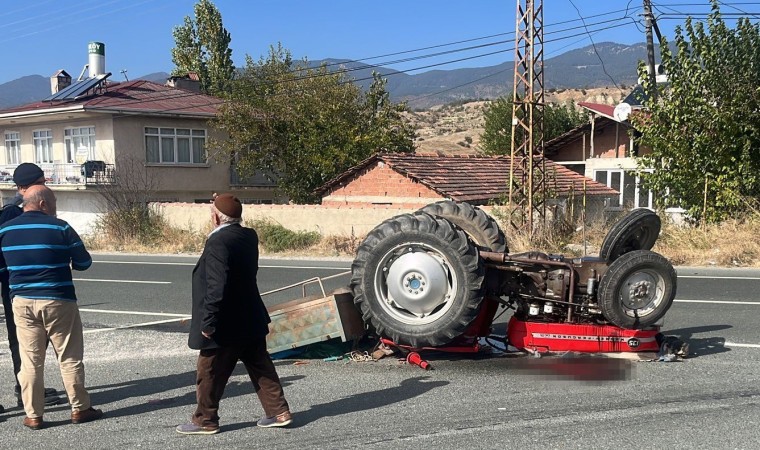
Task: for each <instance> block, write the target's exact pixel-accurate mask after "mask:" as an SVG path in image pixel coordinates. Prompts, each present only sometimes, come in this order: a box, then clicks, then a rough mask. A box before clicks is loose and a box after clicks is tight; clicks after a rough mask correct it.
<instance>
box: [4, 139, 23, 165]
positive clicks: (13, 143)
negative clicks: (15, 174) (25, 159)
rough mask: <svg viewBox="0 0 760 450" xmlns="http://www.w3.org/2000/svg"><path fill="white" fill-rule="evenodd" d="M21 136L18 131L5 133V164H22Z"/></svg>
mask: <svg viewBox="0 0 760 450" xmlns="http://www.w3.org/2000/svg"><path fill="white" fill-rule="evenodd" d="M20 155H21V134H20V133H19V132H18V131H6V132H5V163H6V164H18V163H19V162H21V156H20Z"/></svg>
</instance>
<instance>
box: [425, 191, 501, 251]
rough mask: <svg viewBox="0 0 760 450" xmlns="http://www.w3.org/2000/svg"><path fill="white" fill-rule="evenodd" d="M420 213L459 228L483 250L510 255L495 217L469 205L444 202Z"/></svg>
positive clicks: (427, 207)
mask: <svg viewBox="0 0 760 450" xmlns="http://www.w3.org/2000/svg"><path fill="white" fill-rule="evenodd" d="M420 211H422V212H426V213H428V214H430V215H431V216H435V217H442V218H444V219H446V220H448V221H449V222H451V223H453V224H454V225H456V226H458V227H459V228H461V229H462V230H464V232H465V233H467V235H468V236H469V237H470V239H472V240H473V242H475V244H476V245H477V246H478V247H479V248H480V249H481V250H485V251H489V252H499V253H509V249H508V248H507V239H506V237H505V236H504V233H503V232H502V231H501V229H500V228H499V224H497V223H496V221H495V220H494V219H493V217H491V216H489V215H488V214H486V213H485V212H484V211H483V210H482V209H480V208H477V207H475V206H472V205H470V204H469V203H456V202H452V201H451V200H444V201H440V202H437V203H431V204H429V205H427V206H425V207H424V208H422V209H421V210H420Z"/></svg>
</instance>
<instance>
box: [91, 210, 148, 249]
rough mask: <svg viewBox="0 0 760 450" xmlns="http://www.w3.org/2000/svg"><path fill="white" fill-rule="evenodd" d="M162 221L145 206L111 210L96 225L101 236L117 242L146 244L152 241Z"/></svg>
mask: <svg viewBox="0 0 760 450" xmlns="http://www.w3.org/2000/svg"><path fill="white" fill-rule="evenodd" d="M162 222H163V219H162V218H161V216H159V215H158V214H156V213H155V212H154V211H151V210H150V209H149V208H148V207H147V206H144V207H143V206H132V207H130V208H122V209H113V210H110V211H108V212H106V213H105V214H103V215H102V216H101V217H100V219H99V220H98V222H97V224H96V228H97V229H98V231H99V232H100V233H102V234H105V235H107V236H108V237H109V238H111V239H113V240H115V241H117V242H124V241H128V240H132V241H136V242H139V243H143V244H148V243H151V242H152V241H154V240H155V239H156V238H157V237H158V235H159V234H160V233H159V230H160V229H161V225H162Z"/></svg>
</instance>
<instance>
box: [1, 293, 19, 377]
mask: <svg viewBox="0 0 760 450" xmlns="http://www.w3.org/2000/svg"><path fill="white" fill-rule="evenodd" d="M0 290H1V292H0V294H1V295H2V297H3V310H4V312H5V327H6V328H7V329H8V347H10V350H11V359H12V360H13V374H14V376H15V377H16V387H17V388H19V384H18V373H19V372H20V371H21V355H20V354H19V352H18V336H16V321H15V320H14V319H13V306H12V305H11V295H10V292H9V289H8V283H3V284H2V286H1V287H0Z"/></svg>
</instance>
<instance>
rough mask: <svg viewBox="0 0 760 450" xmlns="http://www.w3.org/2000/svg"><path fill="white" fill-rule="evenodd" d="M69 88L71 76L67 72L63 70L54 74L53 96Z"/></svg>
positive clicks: (51, 87) (52, 79) (51, 90)
mask: <svg viewBox="0 0 760 450" xmlns="http://www.w3.org/2000/svg"><path fill="white" fill-rule="evenodd" d="M69 86H71V75H69V74H68V73H66V71H65V70H63V69H61V70H59V71H58V72H56V73H54V74H53V76H52V77H50V93H51V94H56V93H58V92H59V91H62V90H63V89H66V88H67V87H69Z"/></svg>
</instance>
